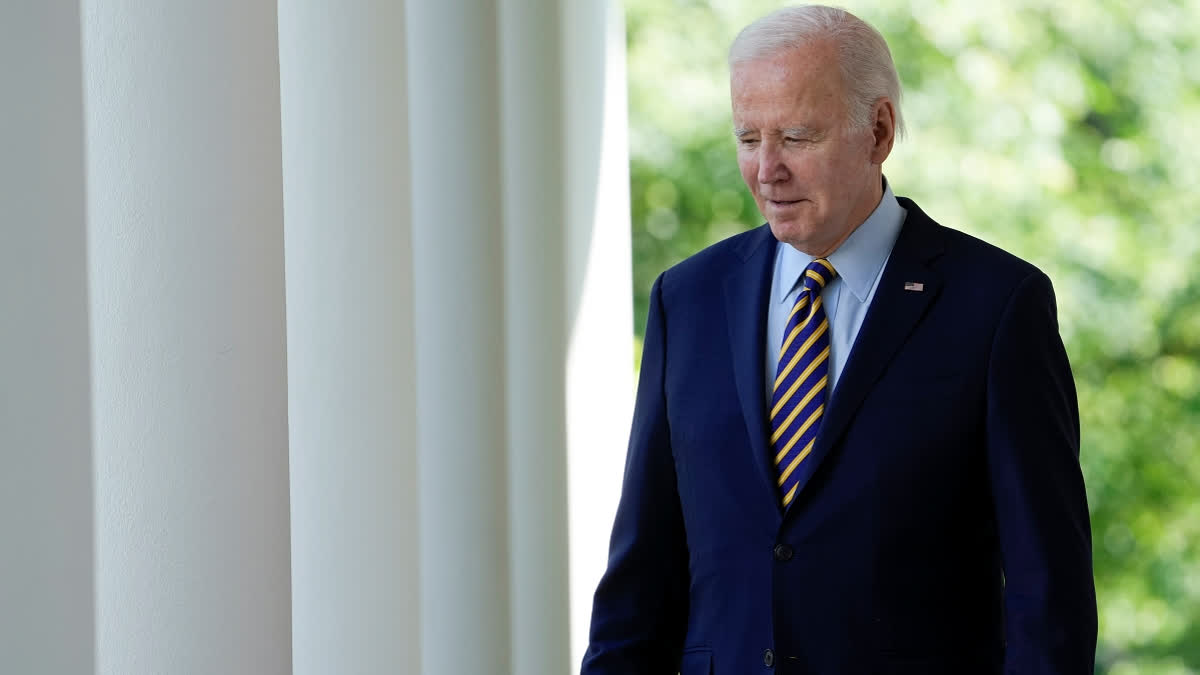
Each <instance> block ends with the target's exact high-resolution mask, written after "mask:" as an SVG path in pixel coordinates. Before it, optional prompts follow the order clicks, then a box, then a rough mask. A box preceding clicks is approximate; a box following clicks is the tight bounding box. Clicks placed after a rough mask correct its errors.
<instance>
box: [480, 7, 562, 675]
mask: <svg viewBox="0 0 1200 675" xmlns="http://www.w3.org/2000/svg"><path fill="white" fill-rule="evenodd" d="M499 18H500V59H499V61H500V66H501V68H500V83H501V100H502V115H501V118H502V133H501V139H502V141H503V143H502V145H503V153H502V154H503V157H504V163H503V171H502V174H503V178H504V182H503V187H504V190H503V192H504V235H505V236H504V263H505V270H504V272H505V275H504V278H505V283H504V290H505V300H504V308H505V317H504V318H505V325H506V326H507V332H506V341H505V343H506V346H507V359H506V363H507V394H508V397H507V398H508V446H509V467H508V469H509V521H510V528H511V539H510V542H509V544H510V546H511V556H510V558H509V559H510V561H511V570H512V577H511V579H512V581H511V583H512V586H511V588H512V614H511V616H512V619H511V626H512V628H511V630H512V671H511V672H513V673H521V674H522V675H561V674H562V673H567V672H570V671H571V670H573V667H572V666H573V664H571V663H570V641H569V636H570V633H569V611H568V597H567V590H568V584H567V514H566V504H567V484H566V483H567V466H566V464H567V454H566V329H567V314H566V312H567V306H566V293H565V291H564V286H565V280H566V276H565V275H566V265H565V262H564V254H565V253H566V234H565V231H566V228H565V227H564V221H565V220H566V211H565V202H564V197H563V193H564V191H565V189H566V179H565V177H564V170H565V167H566V161H565V160H566V151H565V149H564V142H565V140H566V139H565V138H564V135H563V120H562V118H563V111H564V101H563V84H562V80H561V69H560V67H559V63H560V61H561V52H560V49H559V44H558V42H557V41H556V40H554V39H552V37H553V36H556V35H558V34H559V32H560V31H561V30H562V24H561V21H560V10H559V2H558V0H528V1H525V0H507V1H505V2H501V3H500V17H499ZM493 672H495V671H493Z"/></svg>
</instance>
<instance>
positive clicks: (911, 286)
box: [904, 281, 925, 293]
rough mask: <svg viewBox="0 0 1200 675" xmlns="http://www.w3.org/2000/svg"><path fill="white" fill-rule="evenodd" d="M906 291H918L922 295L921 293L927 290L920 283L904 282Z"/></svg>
mask: <svg viewBox="0 0 1200 675" xmlns="http://www.w3.org/2000/svg"><path fill="white" fill-rule="evenodd" d="M904 290H906V291H916V292H918V293H920V292H921V291H923V290H925V284H923V283H921V282H919V281H906V282H904Z"/></svg>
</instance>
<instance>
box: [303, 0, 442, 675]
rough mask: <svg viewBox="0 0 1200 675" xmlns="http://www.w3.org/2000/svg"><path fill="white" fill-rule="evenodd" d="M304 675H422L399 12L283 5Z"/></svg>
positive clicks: (356, 4) (383, 7)
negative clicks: (339, 674)
mask: <svg viewBox="0 0 1200 675" xmlns="http://www.w3.org/2000/svg"><path fill="white" fill-rule="evenodd" d="M279 40H280V70H281V90H282V92H281V93H282V118H283V160H284V161H283V178H284V205H285V212H286V214H287V217H286V224H285V228H284V229H285V233H286V234H285V240H286V242H287V246H286V252H287V325H288V331H287V334H288V409H289V429H290V437H291V505H292V507H291V514H292V587H293V592H292V602H293V609H292V612H293V619H292V621H293V629H292V630H293V637H294V646H293V654H294V661H295V671H294V672H296V673H297V674H303V673H311V674H312V675H324V674H326V673H346V674H351V673H364V674H365V673H385V672H386V673H413V674H415V673H418V672H419V667H420V665H419V664H420V659H419V635H420V631H419V607H418V598H417V547H416V542H417V477H416V432H415V423H416V398H415V387H414V383H413V378H414V375H415V373H414V368H415V363H414V358H413V296H412V265H413V260H412V250H411V245H410V231H409V191H408V183H407V181H408V144H407V134H408V125H407V113H406V103H405V98H406V96H405V95H406V92H405V49H404V17H403V5H402V4H401V3H378V2H370V1H368V0H349V1H346V2H329V1H318V2H312V1H305V0H282V1H281V2H280V3H279Z"/></svg>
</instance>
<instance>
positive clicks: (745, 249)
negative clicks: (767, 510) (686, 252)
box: [725, 225, 781, 514]
mask: <svg viewBox="0 0 1200 675" xmlns="http://www.w3.org/2000/svg"><path fill="white" fill-rule="evenodd" d="M776 245H777V242H776V240H775V237H774V236H773V235H772V234H771V230H770V229H769V228H768V227H767V226H765V225H764V226H762V227H760V228H759V229H758V230H757V231H756V232H755V233H754V234H753V235H752V236H751V237H748V238H747V239H746V242H745V244H743V245H742V246H741V247H739V248H738V249H737V253H738V256H739V257H741V259H742V264H741V265H740V266H738V267H737V268H735V269H734V271H733V272H732V274H730V275H729V277H728V278H726V280H725V312H726V316H727V317H728V322H727V323H728V326H729V346H730V348H731V350H732V352H733V353H732V363H733V375H734V380H735V382H736V385H737V393H738V399H739V401H740V402H741V406H742V415H743V416H744V417H745V420H746V431H747V432H748V433H749V436H750V452H751V454H752V455H753V456H752V457H751V458H749V459H750V460H751V461H753V462H754V465H755V467H756V468H757V470H758V474H759V476H760V477H761V478H762V486H763V490H762V491H761V492H762V495H763V499H764V500H769V505H770V506H771V508H772V509H773V510H774V512H775V513H776V514H781V511H780V505H779V499H778V497H777V495H776V490H775V467H774V466H772V464H771V453H770V452H769V451H768V449H767V418H766V380H765V379H764V374H763V373H764V370H765V367H766V366H765V364H766V361H765V359H766V351H765V349H766V348H765V344H766V339H767V338H766V330H767V302H768V298H767V295H768V294H769V293H770V289H771V271H772V270H773V269H774V265H773V262H774V259H775V247H776Z"/></svg>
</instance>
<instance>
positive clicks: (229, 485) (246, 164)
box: [83, 0, 291, 675]
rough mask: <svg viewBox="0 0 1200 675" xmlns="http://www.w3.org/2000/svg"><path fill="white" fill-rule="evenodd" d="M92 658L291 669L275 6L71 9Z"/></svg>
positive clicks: (116, 1)
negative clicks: (90, 490)
mask: <svg viewBox="0 0 1200 675" xmlns="http://www.w3.org/2000/svg"><path fill="white" fill-rule="evenodd" d="M83 8H84V12H83V54H84V83H85V95H86V101H87V115H86V128H87V176H88V219H89V231H88V238H89V252H88V262H89V282H90V288H91V315H92V363H93V371H92V376H93V411H94V420H95V427H94V429H95V431H94V433H95V436H94V443H95V497H96V505H95V519H96V572H95V574H96V602H97V608H96V609H97V649H96V659H97V671H98V672H100V673H114V674H116V673H120V674H121V675H125V674H127V673H187V672H195V673H201V672H204V673H255V674H266V673H287V672H289V671H290V670H291V644H290V633H291V631H290V616H291V602H290V591H291V589H290V574H289V567H290V565H289V535H288V530H289V523H288V456H287V447H288V446H287V417H286V415H287V409H286V405H287V381H286V372H285V370H286V364H285V338H284V277H283V205H282V180H281V169H280V131H279V70H278V48H277V44H276V40H275V35H276V16H275V3H274V2H270V1H268V0H249V1H248V0H219V1H213V2H205V3H165V4H148V3H145V2H140V1H138V0H86V1H85V2H84V3H83Z"/></svg>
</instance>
